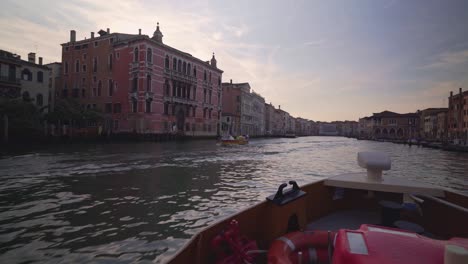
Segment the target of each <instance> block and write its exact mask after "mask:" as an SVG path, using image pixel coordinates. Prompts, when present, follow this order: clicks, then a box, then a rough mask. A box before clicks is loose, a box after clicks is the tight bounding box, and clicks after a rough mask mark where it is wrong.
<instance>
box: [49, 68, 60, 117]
mask: <svg viewBox="0 0 468 264" xmlns="http://www.w3.org/2000/svg"><path fill="white" fill-rule="evenodd" d="M46 66H47V68H49V70H50V71H49V72H50V75H49V95H48V100H49V106H50V107H49V110H51V111H52V110H53V109H54V108H55V98H56V97H58V96H60V89H61V87H62V78H61V77H62V63H60V62H53V63H49V64H46Z"/></svg>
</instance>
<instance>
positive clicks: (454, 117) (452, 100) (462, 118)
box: [447, 88, 468, 141]
mask: <svg viewBox="0 0 468 264" xmlns="http://www.w3.org/2000/svg"><path fill="white" fill-rule="evenodd" d="M467 97H468V91H465V92H463V91H462V88H459V90H458V94H454V93H453V92H450V96H449V98H448V102H449V105H448V113H447V137H448V139H450V140H455V141H458V140H464V141H466V140H467V139H468V132H467V131H468V128H467V123H466V122H468V118H467V117H468V116H467V112H466V109H468V107H467V105H466V101H467V100H466V99H467Z"/></svg>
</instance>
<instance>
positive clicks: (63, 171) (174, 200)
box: [0, 137, 468, 263]
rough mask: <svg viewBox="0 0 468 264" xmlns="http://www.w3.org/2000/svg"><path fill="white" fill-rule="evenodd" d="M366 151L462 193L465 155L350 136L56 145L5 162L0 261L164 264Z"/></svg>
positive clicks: (349, 165)
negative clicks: (230, 219)
mask: <svg viewBox="0 0 468 264" xmlns="http://www.w3.org/2000/svg"><path fill="white" fill-rule="evenodd" d="M364 150H374V151H384V152H387V153H389V155H390V156H391V158H392V160H393V165H392V170H391V171H390V172H387V173H386V174H390V175H394V176H398V177H405V178H409V179H414V180H419V181H424V182H429V183H432V184H436V185H438V186H443V187H447V188H451V189H455V190H457V191H460V192H465V193H468V184H467V182H468V174H467V171H468V155H467V154H459V153H451V152H445V151H440V150H432V149H425V148H418V147H408V146H403V145H394V144H390V143H379V142H369V141H356V140H351V139H346V138H332V137H328V138H323V137H309V138H296V139H258V140H252V142H251V144H250V145H247V146H242V147H238V148H223V147H219V146H216V145H215V144H214V142H212V141H194V142H185V143H161V144H148V143H143V144H107V145H72V146H54V147H51V148H49V149H47V150H38V151H37V152H35V153H29V154H25V155H16V156H11V157H4V158H3V159H0V172H1V173H0V179H1V183H0V243H1V245H0V263H17V262H43V263H49V262H57V263H60V262H68V263H69V262H74V263H89V262H94V263H107V262H112V263H134V262H139V263H140V262H143V263H144V262H148V263H149V262H151V263H153V262H156V263H160V262H164V261H165V260H167V258H168V257H169V256H171V255H172V254H174V252H175V251H176V249H178V248H179V247H181V246H182V245H183V244H184V243H185V241H186V240H187V239H188V238H190V237H191V236H192V235H193V234H195V233H196V232H197V231H199V230H200V229H201V228H203V227H205V226H207V225H209V224H210V223H212V222H213V221H215V220H216V219H219V218H220V217H223V216H226V215H228V214H230V213H234V212H237V211H238V210H241V209H242V208H246V207H248V206H251V205H252V204H254V203H255V202H258V201H261V200H263V199H265V196H267V195H270V194H272V193H274V192H275V191H276V188H277V186H278V185H279V184H280V183H282V182H286V181H288V180H291V179H294V180H297V181H298V182H299V183H300V184H301V183H307V182H311V181H313V180H316V179H320V178H324V177H328V176H331V175H336V174H340V173H344V172H357V171H362V169H360V168H359V167H357V165H356V153H357V152H358V151H364Z"/></svg>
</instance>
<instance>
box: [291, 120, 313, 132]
mask: <svg viewBox="0 0 468 264" xmlns="http://www.w3.org/2000/svg"><path fill="white" fill-rule="evenodd" d="M295 132H296V135H297V136H310V135H311V128H310V122H309V120H307V119H304V118H300V117H298V118H296V130H295Z"/></svg>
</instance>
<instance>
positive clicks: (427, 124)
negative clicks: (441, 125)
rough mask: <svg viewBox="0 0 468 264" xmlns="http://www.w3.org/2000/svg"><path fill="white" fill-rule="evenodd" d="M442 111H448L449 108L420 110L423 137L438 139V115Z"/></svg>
mask: <svg viewBox="0 0 468 264" xmlns="http://www.w3.org/2000/svg"><path fill="white" fill-rule="evenodd" d="M441 112H447V108H427V109H424V110H422V111H419V115H420V122H419V123H420V131H421V137H422V138H424V139H427V140H435V139H437V130H438V120H437V115H438V114H439V113H441Z"/></svg>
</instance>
